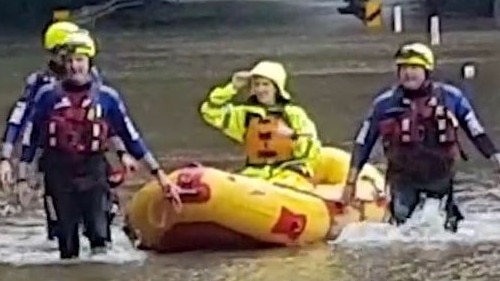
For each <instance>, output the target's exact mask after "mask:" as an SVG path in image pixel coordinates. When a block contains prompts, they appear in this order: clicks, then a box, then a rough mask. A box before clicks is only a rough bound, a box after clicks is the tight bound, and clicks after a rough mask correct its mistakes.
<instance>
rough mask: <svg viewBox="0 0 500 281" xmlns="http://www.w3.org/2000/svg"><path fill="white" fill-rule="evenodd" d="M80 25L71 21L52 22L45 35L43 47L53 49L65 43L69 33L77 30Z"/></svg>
mask: <svg viewBox="0 0 500 281" xmlns="http://www.w3.org/2000/svg"><path fill="white" fill-rule="evenodd" d="M79 29H80V27H79V26H78V25H76V24H74V23H72V22H69V21H59V22H56V23H53V24H51V25H50V26H49V27H48V28H47V30H46V31H45V33H44V35H43V47H44V48H45V49H46V50H49V51H51V50H53V49H54V48H56V47H58V46H60V45H62V44H63V41H64V40H65V39H66V37H67V36H68V34H70V33H72V32H76V31H78V30H79Z"/></svg>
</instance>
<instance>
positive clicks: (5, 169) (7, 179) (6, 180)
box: [0, 160, 14, 187]
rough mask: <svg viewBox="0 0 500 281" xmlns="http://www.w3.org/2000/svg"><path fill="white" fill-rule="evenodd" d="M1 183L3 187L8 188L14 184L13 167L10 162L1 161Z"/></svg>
mask: <svg viewBox="0 0 500 281" xmlns="http://www.w3.org/2000/svg"><path fill="white" fill-rule="evenodd" d="M0 182H1V184H2V186H3V187H5V186H8V185H10V184H12V183H13V182H14V177H13V173H12V165H11V164H10V162H9V160H2V161H0Z"/></svg>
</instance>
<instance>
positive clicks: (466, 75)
mask: <svg viewBox="0 0 500 281" xmlns="http://www.w3.org/2000/svg"><path fill="white" fill-rule="evenodd" d="M475 76H476V67H475V66H474V64H469V63H466V64H464V66H463V67H462V78H463V79H467V80H468V79H473V78H474V77H475Z"/></svg>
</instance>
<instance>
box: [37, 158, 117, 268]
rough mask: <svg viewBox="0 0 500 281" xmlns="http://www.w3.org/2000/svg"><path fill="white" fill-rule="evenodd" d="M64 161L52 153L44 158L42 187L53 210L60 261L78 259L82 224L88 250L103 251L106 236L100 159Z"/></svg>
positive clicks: (103, 175)
mask: <svg viewBox="0 0 500 281" xmlns="http://www.w3.org/2000/svg"><path fill="white" fill-rule="evenodd" d="M66 158H68V157H66ZM66 158H65V155H61V153H55V152H53V153H51V152H48V153H47V155H45V161H46V164H48V165H47V166H46V168H45V187H46V191H47V194H48V195H49V196H50V198H51V199H52V202H53V206H54V209H55V214H56V220H57V225H56V231H55V232H56V236H57V239H58V242H59V251H60V256H61V258H63V259H67V258H75V257H78V255H79V251H80V238H79V225H80V223H81V222H82V221H83V224H84V227H85V229H86V232H87V237H88V239H89V242H90V247H91V248H98V247H104V246H105V242H106V239H107V237H108V233H109V231H108V216H107V214H108V200H109V196H108V193H109V185H108V183H107V177H106V162H105V159H104V156H103V155H102V156H101V155H96V156H91V157H88V158H86V159H85V161H78V162H75V161H74V159H71V160H68V159H66ZM48 211H50V210H48Z"/></svg>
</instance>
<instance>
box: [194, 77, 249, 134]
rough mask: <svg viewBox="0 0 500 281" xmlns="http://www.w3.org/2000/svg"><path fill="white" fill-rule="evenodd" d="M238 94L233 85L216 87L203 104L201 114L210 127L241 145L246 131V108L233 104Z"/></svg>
mask: <svg viewBox="0 0 500 281" xmlns="http://www.w3.org/2000/svg"><path fill="white" fill-rule="evenodd" d="M237 94H238V91H237V89H236V88H235V86H234V85H233V83H229V84H227V85H225V86H221V87H216V88H215V89H213V90H212V91H211V92H210V93H209V94H208V96H207V98H206V99H205V100H204V101H203V102H202V104H201V107H200V113H201V117H202V118H203V120H204V121H205V122H206V123H208V124H209V125H210V126H212V127H214V128H216V129H218V130H220V131H222V132H223V133H224V134H225V135H227V136H228V137H230V138H231V139H233V140H235V141H237V142H239V143H241V142H243V136H244V135H245V131H246V127H245V117H246V107H245V106H243V105H235V104H234V103H232V102H231V100H232V99H233V98H234V97H235V96H236V95H237Z"/></svg>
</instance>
